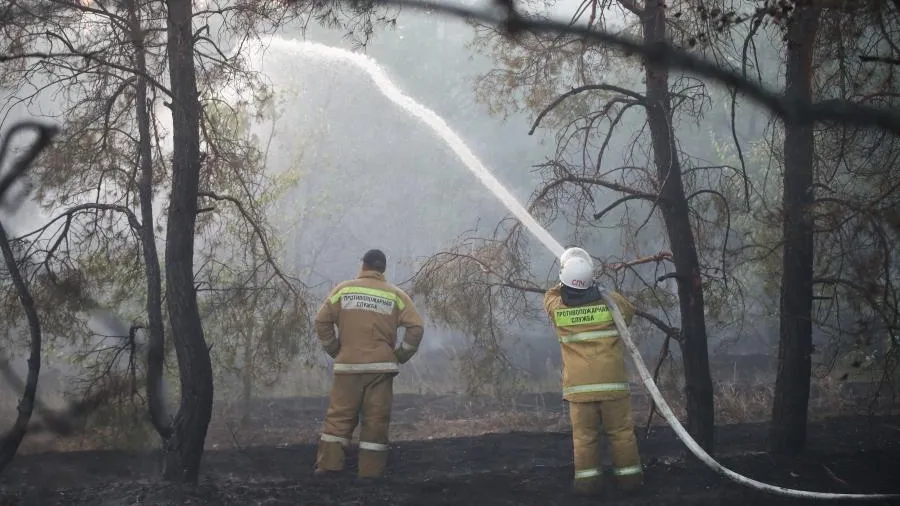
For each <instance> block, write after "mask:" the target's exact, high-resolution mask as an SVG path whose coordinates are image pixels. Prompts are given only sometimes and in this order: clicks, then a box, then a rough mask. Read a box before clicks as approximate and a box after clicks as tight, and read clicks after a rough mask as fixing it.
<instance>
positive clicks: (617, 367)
mask: <svg viewBox="0 0 900 506" xmlns="http://www.w3.org/2000/svg"><path fill="white" fill-rule="evenodd" d="M561 287H562V285H559V284H558V285H557V286H555V287H553V288H551V289H549V290H547V292H546V293H545V294H544V309H545V310H546V311H547V314H548V315H549V316H550V319H551V321H552V322H553V326H554V328H555V329H556V335H557V337H558V338H559V345H560V351H561V355H562V369H563V370H562V373H563V374H562V376H563V398H564V399H565V400H567V401H570V402H592V401H602V400H612V399H618V398H622V397H626V396H628V395H630V389H629V386H628V374H627V372H626V370H625V353H624V348H625V347H624V344H623V343H622V340H621V339H620V338H619V332H618V330H616V324H615V321H613V317H612V312H611V311H610V309H609V308H608V307H607V306H606V302H605V301H604V300H603V299H602V298H600V299H595V300H591V301H588V302H585V303H582V304H579V305H577V306H572V307H569V306H566V305H565V304H564V303H563V299H562V294H561ZM608 293H609V294H610V295H611V296H612V297H613V299H614V300H615V301H616V304H617V305H618V306H619V310H620V311H621V312H622V317H623V318H624V319H625V322H626V324H628V325H631V320H632V318H633V317H634V311H635V309H634V306H632V305H631V303H630V302H628V300H626V299H625V298H624V297H622V295H621V294H618V293H616V292H612V291H609V292H608Z"/></svg>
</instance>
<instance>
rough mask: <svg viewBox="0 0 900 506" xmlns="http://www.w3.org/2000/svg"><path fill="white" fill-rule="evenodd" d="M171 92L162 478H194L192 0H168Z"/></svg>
mask: <svg viewBox="0 0 900 506" xmlns="http://www.w3.org/2000/svg"><path fill="white" fill-rule="evenodd" d="M167 5H168V44H167V46H168V53H169V75H170V76H171V77H170V83H171V91H172V95H173V99H172V105H171V108H172V128H173V130H172V134H173V137H174V138H175V146H174V151H173V156H172V192H171V197H170V203H169V213H168V227H167V230H166V258H165V261H166V302H167V308H168V310H169V322H170V324H171V326H172V340H173V342H174V344H175V353H176V355H177V357H178V372H179V379H180V384H181V403H180V405H179V407H178V413H177V414H176V415H175V420H174V422H173V424H172V429H173V431H172V434H171V436H170V437H169V438H168V439H167V440H166V441H165V464H164V469H163V478H164V479H165V480H168V481H176V482H183V483H194V484H195V483H197V478H198V475H199V472H200V462H201V460H202V458H203V449H204V444H205V441H206V432H207V430H208V429H209V420H210V418H211V416H212V402H213V376H212V364H211V362H210V357H209V348H208V347H207V345H206V340H205V339H204V337H203V325H202V322H201V320H200V311H199V308H198V307H197V292H196V290H195V289H194V229H195V225H196V221H197V192H198V189H199V184H200V100H199V96H198V94H197V76H196V71H195V68H194V44H193V40H194V39H193V34H192V31H191V19H192V8H193V6H192V5H191V0H168V2H167Z"/></svg>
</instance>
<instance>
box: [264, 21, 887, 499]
mask: <svg viewBox="0 0 900 506" xmlns="http://www.w3.org/2000/svg"><path fill="white" fill-rule="evenodd" d="M269 47H279V48H281V49H284V50H288V51H291V52H294V53H299V54H300V55H303V56H308V57H312V58H324V59H327V60H338V61H346V62H348V63H351V64H353V65H355V66H356V67H358V68H360V69H361V70H363V71H365V72H366V73H367V74H368V75H369V77H371V78H372V80H373V81H374V82H375V85H376V86H377V87H378V90H379V91H380V92H381V93H382V94H383V95H384V96H385V97H387V98H388V99H389V100H391V101H392V102H394V103H395V104H397V105H398V106H400V108H401V109H403V110H404V111H406V112H408V113H409V114H410V115H412V116H415V117H416V118H419V119H420V120H422V121H423V122H424V123H425V124H426V125H428V127H429V128H431V129H432V130H433V131H434V133H435V134H436V135H438V136H439V137H440V138H441V140H443V141H444V142H445V143H446V144H447V145H448V146H449V147H450V148H451V149H452V150H453V152H454V153H456V155H457V156H458V157H459V158H460V160H461V161H462V162H463V164H465V166H466V168H468V169H469V171H471V172H472V173H473V174H474V175H475V176H476V177H477V178H478V180H479V181H481V183H482V184H483V185H484V186H485V188H487V189H488V190H490V191H491V192H492V193H493V194H494V195H495V196H496V197H497V198H499V199H500V201H501V202H503V204H504V205H505V206H506V207H507V209H509V211H510V212H512V213H513V214H515V215H516V217H517V218H518V219H519V220H520V221H521V222H522V223H523V224H524V225H525V226H526V227H527V228H528V230H529V231H530V232H531V233H532V234H533V235H534V236H535V237H536V238H537V239H538V240H539V241H540V242H541V243H542V244H543V245H544V247H545V248H547V249H548V250H549V251H550V252H551V253H552V254H553V255H554V256H555V257H556V258H560V257H561V256H562V255H563V253H564V252H565V250H564V248H563V247H562V245H560V243H559V242H558V241H557V240H556V239H554V238H553V236H551V235H550V233H549V232H547V230H545V229H544V227H542V226H541V225H540V224H539V223H538V222H537V220H535V219H534V217H533V216H531V214H529V213H528V211H527V210H526V209H525V208H524V207H523V206H522V205H521V204H519V202H518V201H517V200H516V199H515V197H513V196H512V194H510V193H509V191H508V190H507V189H506V188H504V187H503V185H502V184H500V182H499V181H498V180H497V179H496V178H495V177H494V176H493V175H492V174H491V173H490V172H489V171H488V170H487V168H486V167H485V166H484V164H482V163H481V161H480V160H479V159H478V157H477V156H475V154H474V153H472V151H471V150H470V149H469V147H468V146H466V144H465V143H464V142H463V141H462V139H460V138H459V136H457V135H456V133H455V132H453V130H452V129H451V128H450V127H449V126H448V125H447V123H446V122H445V121H444V120H443V118H441V117H440V116H438V115H437V114H436V113H435V112H434V111H432V110H431V109H428V108H427V107H425V106H423V105H422V104H420V103H418V102H416V101H415V100H413V99H412V98H410V97H409V96H407V95H406V94H404V93H403V92H402V91H400V90H399V89H398V88H397V86H395V85H394V83H393V82H392V81H391V80H390V78H388V77H387V75H386V74H385V72H384V70H383V69H382V68H381V67H380V66H379V65H378V64H377V63H376V62H375V61H374V60H372V59H371V58H368V57H367V56H365V55H362V54H359V53H353V52H350V51H346V50H343V49H339V48H334V47H331V46H326V45H322V44H317V43H312V42H305V41H303V42H301V41H290V40H285V39H281V38H277V37H276V38H273V39H272V40H271V44H270V46H269ZM603 298H604V300H606V302H607V304H608V305H609V307H610V308H611V309H612V314H613V318H614V320H615V322H616V326H617V327H618V329H619V334H620V336H621V337H622V341H623V342H624V343H625V346H626V347H627V348H628V351H629V352H630V353H631V358H632V361H633V362H634V364H635V366H636V367H637V369H638V373H639V374H640V376H641V380H642V381H643V383H644V386H645V387H646V388H647V390H648V391H649V392H650V396H651V397H652V398H653V401H654V402H655V403H656V406H657V408H659V411H660V413H661V414H662V415H663V417H664V418H665V419H666V421H667V422H668V423H669V425H670V426H671V427H672V429H673V430H674V431H675V434H676V435H677V436H678V438H679V439H681V441H682V442H683V443H684V444H685V445H686V446H687V447H688V449H689V450H690V451H691V453H693V454H694V456H696V457H697V458H698V459H700V460H701V461H702V462H703V463H704V464H706V465H707V466H708V467H709V468H710V469H711V470H713V471H714V472H715V473H717V474H720V475H722V476H724V477H726V478H728V479H730V480H732V481H734V482H736V483H738V484H741V485H745V486H748V487H750V488H753V489H756V490H760V491H763V492H769V493H773V494H776V495H781V496H785V497H792V498H799V499H820V500H878V501H883V500H886V499H900V494H832V493H824V492H811V491H806V490H796V489H790V488H784V487H779V486H776V485H770V484H768V483H763V482H760V481H756V480H754V479H752V478H748V477H746V476H743V475H741V474H738V473H736V472H734V471H732V470H731V469H728V468H726V467H724V466H722V465H721V464H719V463H718V462H716V461H715V460H714V459H713V458H712V457H711V456H710V455H709V454H708V453H706V451H705V450H703V448H701V447H700V445H698V444H697V442H696V441H694V439H693V438H692V437H691V436H690V434H688V433H687V431H686V430H685V429H684V426H682V425H681V422H680V421H679V420H678V418H677V417H676V416H675V414H674V413H673V412H672V409H671V408H670V407H669V404H668V403H667V402H666V400H665V399H664V398H663V396H662V393H661V392H660V391H659V388H658V387H657V386H656V383H655V382H654V381H653V377H652V375H651V374H650V371H648V370H647V366H646V364H645V363H644V360H643V358H642V357H641V354H640V351H638V349H637V347H636V346H635V344H634V341H633V340H632V339H631V332H630V331H629V330H628V326H627V325H626V324H625V320H624V319H623V317H622V313H621V312H620V311H619V307H618V306H617V305H616V303H615V301H614V300H612V297H610V296H609V295H608V294H607V293H605V292H604V293H603Z"/></svg>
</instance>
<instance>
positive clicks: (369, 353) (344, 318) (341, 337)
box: [316, 270, 424, 374]
mask: <svg viewBox="0 0 900 506" xmlns="http://www.w3.org/2000/svg"><path fill="white" fill-rule="evenodd" d="M335 325H337V334H335ZM398 327H405V328H406V335H405V336H404V337H403V342H402V343H401V347H402V348H403V349H404V353H405V354H406V359H407V360H408V357H409V356H411V355H412V354H414V353H415V352H416V350H417V349H418V348H419V344H420V343H421V342H422V335H423V333H424V327H423V323H422V318H421V317H420V316H419V313H418V312H417V311H416V308H415V306H414V305H413V302H412V300H411V299H410V298H409V296H408V295H407V294H406V293H405V292H404V291H403V290H401V289H399V288H397V287H395V286H393V285H391V284H390V283H388V282H387V281H385V279H384V274H382V273H380V272H377V271H365V270H364V271H361V272H360V274H359V276H358V277H357V278H356V279H353V280H348V281H344V282H342V283H340V284H338V285H337V286H336V287H334V289H332V291H331V293H330V294H329V295H328V298H327V299H326V300H325V302H323V303H322V306H321V308H319V312H318V314H317V315H316V334H318V336H319V341H320V342H321V344H322V348H324V349H325V352H326V353H328V354H329V355H330V356H331V357H332V358H334V359H335V361H334V372H335V374H348V373H367V372H371V373H396V372H398V371H399V367H398V365H397V364H398V361H399V360H398V357H397V354H396V353H395V351H394V348H395V347H396V345H397V328H398Z"/></svg>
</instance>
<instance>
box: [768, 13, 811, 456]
mask: <svg viewBox="0 0 900 506" xmlns="http://www.w3.org/2000/svg"><path fill="white" fill-rule="evenodd" d="M820 11H821V10H820V8H819V7H812V6H809V5H806V4H805V3H804V4H798V5H797V7H796V9H795V10H794V13H793V16H792V19H791V20H790V22H789V24H788V28H787V66H786V76H785V77H786V84H785V94H786V95H787V96H788V97H792V100H794V101H797V102H807V103H809V102H811V101H812V72H813V71H812V57H813V50H814V45H815V39H816V32H817V31H818V24H819V13H820ZM814 152H815V140H814V136H813V125H812V124H811V123H809V122H803V123H801V122H793V123H787V124H786V125H785V135H784V195H783V197H782V207H783V210H784V223H783V227H784V228H783V232H784V252H783V255H782V275H781V302H780V309H781V314H780V329H779V343H778V374H777V377H776V380H775V399H774V402H773V404H772V425H771V427H770V431H769V437H770V445H771V449H772V450H773V451H775V452H778V453H799V452H802V451H803V449H804V448H805V446H806V423H807V410H808V407H809V381H810V373H811V372H812V304H813V285H812V281H813V257H814V251H815V250H814V237H813V222H812V216H811V215H810V213H809V208H810V206H811V205H812V203H813V198H814V195H813V160H814Z"/></svg>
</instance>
